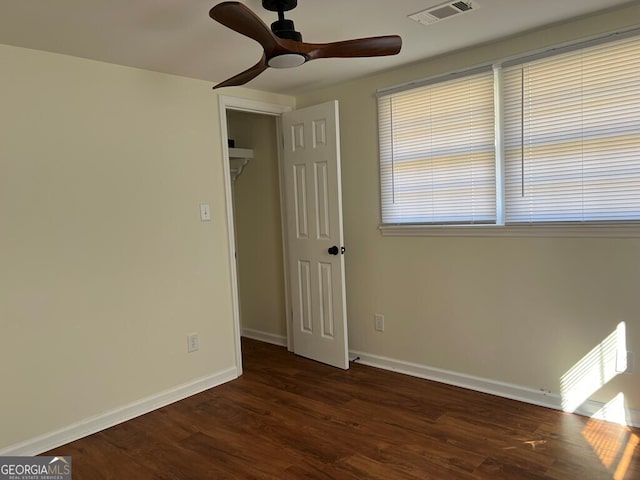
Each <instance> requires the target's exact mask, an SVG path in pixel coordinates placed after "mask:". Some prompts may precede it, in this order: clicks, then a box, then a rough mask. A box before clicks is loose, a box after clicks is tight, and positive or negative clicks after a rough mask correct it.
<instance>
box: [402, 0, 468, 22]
mask: <svg viewBox="0 0 640 480" xmlns="http://www.w3.org/2000/svg"><path fill="white" fill-rule="evenodd" d="M477 8H478V3H477V2H474V1H470V0H468V1H463V2H448V3H443V4H442V5H438V6H436V7H431V8H428V9H426V10H423V11H421V12H418V13H414V14H413V15H409V18H410V19H411V20H415V21H416V22H418V23H422V24H423V25H431V24H432V23H436V22H438V21H440V20H444V19H445V18H449V17H453V16H454V15H459V14H461V13H465V12H470V11H471V10H475V9H477Z"/></svg>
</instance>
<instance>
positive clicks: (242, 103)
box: [218, 95, 293, 376]
mask: <svg viewBox="0 0 640 480" xmlns="http://www.w3.org/2000/svg"><path fill="white" fill-rule="evenodd" d="M218 105H219V114H220V140H221V142H220V143H221V149H222V172H223V177H224V178H223V180H224V193H225V203H226V209H227V232H228V235H229V240H228V242H229V271H230V280H231V301H232V315H233V328H234V333H235V349H236V369H237V374H238V376H240V375H242V346H241V342H240V337H241V336H242V331H241V327H240V303H239V293H238V271H237V263H236V260H235V259H236V238H235V227H234V225H235V220H234V216H233V186H232V185H231V170H230V164H229V149H228V145H227V139H228V138H229V133H228V130H227V111H228V110H238V111H241V112H248V113H256V114H259V115H269V116H272V117H276V138H275V140H276V143H277V157H278V176H279V186H278V190H279V194H280V216H281V218H283V219H284V218H286V217H284V214H285V210H284V209H285V208H286V203H285V198H284V189H283V188H282V185H283V180H284V179H283V171H282V141H281V139H282V126H281V121H280V116H281V115H282V114H283V113H285V112H290V111H292V110H293V107H290V106H286V105H279V104H274V103H267V102H261V101H257V100H249V99H246V98H240V97H231V96H227V95H219V96H218ZM281 224H282V251H283V261H284V294H285V322H286V326H287V349H288V350H289V351H293V335H292V332H291V308H290V305H291V302H290V296H289V275H288V271H289V269H288V263H287V251H288V248H287V230H286V228H287V226H286V223H285V222H284V221H282V222H281Z"/></svg>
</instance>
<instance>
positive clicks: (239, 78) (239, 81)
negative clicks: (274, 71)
mask: <svg viewBox="0 0 640 480" xmlns="http://www.w3.org/2000/svg"><path fill="white" fill-rule="evenodd" d="M267 68H269V66H268V65H267V59H266V57H265V56H264V55H263V56H262V58H261V59H260V61H259V62H258V63H256V64H255V65H254V66H253V67H251V68H248V69H247V70H245V71H244V72H242V73H239V74H238V75H235V76H233V77H231V78H229V79H227V80H225V81H224V82H222V83H219V84H217V85H216V86H214V87H213V89H214V90H215V89H216V88H221V87H234V86H238V85H244V84H245V83H247V82H249V81H251V80H253V79H254V78H256V77H257V76H258V75H260V74H261V73H262V72H264V71H265V70H266V69H267Z"/></svg>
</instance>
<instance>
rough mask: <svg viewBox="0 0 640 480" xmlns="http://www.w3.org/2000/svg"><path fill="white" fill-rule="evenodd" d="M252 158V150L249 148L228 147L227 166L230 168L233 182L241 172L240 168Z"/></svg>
mask: <svg viewBox="0 0 640 480" xmlns="http://www.w3.org/2000/svg"><path fill="white" fill-rule="evenodd" d="M252 158H253V150H251V149H250V148H230V149H229V164H230V165H229V166H230V170H231V181H232V182H235V181H236V178H238V177H239V176H240V175H241V174H242V170H243V169H244V167H246V166H247V164H248V163H249V160H251V159H252Z"/></svg>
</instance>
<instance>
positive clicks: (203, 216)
mask: <svg viewBox="0 0 640 480" xmlns="http://www.w3.org/2000/svg"><path fill="white" fill-rule="evenodd" d="M200 220H201V221H203V222H210V221H211V209H210V208H209V204H208V203H201V204H200Z"/></svg>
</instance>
